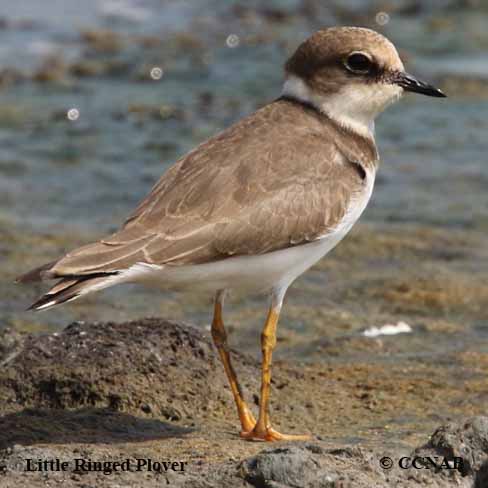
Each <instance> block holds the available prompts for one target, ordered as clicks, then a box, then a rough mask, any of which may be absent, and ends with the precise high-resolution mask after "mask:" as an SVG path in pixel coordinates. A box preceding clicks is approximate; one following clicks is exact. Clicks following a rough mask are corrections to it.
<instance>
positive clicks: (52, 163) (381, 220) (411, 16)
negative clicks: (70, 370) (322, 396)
mask: <svg viewBox="0 0 488 488" xmlns="http://www.w3.org/2000/svg"><path fill="white" fill-rule="evenodd" d="M332 25H358V26H367V27H371V28H373V29H376V30H378V31H379V32H382V33H384V34H385V35H387V36H388V37H389V38H390V39H391V40H392V41H393V42H394V43H395V44H396V45H397V47H398V48H399V50H400V53H401V55H402V57H403V59H404V61H405V63H406V65H407V68H408V70H409V71H411V72H412V73H414V74H416V75H417V76H419V77H420V78H421V79H425V80H427V81H431V82H434V83H437V84H438V85H439V86H440V87H441V88H442V89H443V90H444V91H445V92H446V93H447V94H448V96H449V98H447V99H445V100H438V99H430V98H424V97H421V96H415V95H410V94H409V95H407V96H405V97H404V99H403V100H402V101H401V102H400V103H398V104H396V105H395V106H394V107H392V108H390V109H389V110H388V111H387V112H386V113H385V114H384V115H383V116H381V117H380V119H379V120H378V121H377V142H378V146H379V149H380V154H381V157H382V167H381V169H380V172H379V176H378V180H377V188H376V192H375V193H374V195H373V198H372V201H371V203H370V206H369V208H368V209H367V211H366V212H365V214H364V216H363V218H362V220H361V223H360V224H359V225H358V226H357V227H356V228H355V229H354V231H353V232H352V234H351V235H350V236H349V237H347V238H346V240H345V241H344V242H343V243H342V244H341V245H340V246H339V247H338V248H337V249H336V250H335V251H334V252H333V253H331V254H330V256H329V257H328V258H327V259H325V260H323V261H322V262H321V263H319V264H318V265H317V266H316V267H314V268H313V270H312V271H310V272H309V273H307V274H306V275H305V276H303V277H302V278H300V279H299V280H297V282H296V283H295V284H294V286H293V287H292V289H291V290H290V292H289V294H288V297H287V304H286V306H285V309H284V313H283V322H282V324H283V325H282V327H281V328H280V342H281V347H279V348H278V351H277V354H278V355H281V356H286V355H287V354H291V355H293V356H294V357H301V358H303V359H305V358H307V359H317V360H321V359H322V358H323V359H324V360H325V359H327V360H331V358H336V360H345V359H347V358H349V359H350V358H351V357H356V358H363V359H364V358H372V356H371V351H372V350H373V351H375V355H374V357H375V358H376V359H378V358H380V359H381V360H385V361H388V360H391V358H396V359H398V358H399V357H409V358H412V357H413V358H418V359H419V360H424V359H425V358H428V359H425V360H435V361H437V360H439V358H444V357H445V355H446V352H448V351H451V352H456V351H461V352H462V351H475V350H480V349H484V350H486V349H487V345H488V327H487V319H488V307H487V304H488V284H487V280H486V277H487V272H488V259H487V258H488V246H487V244H488V236H487V230H488V212H487V210H488V208H487V207H488V198H487V194H488V164H487V153H488V142H487V140H488V139H487V130H488V55H487V52H488V29H487V25H488V4H487V2H485V1H482V0H479V1H475V0H471V1H469V0H464V1H461V0H438V1H435V0H431V1H420V0H398V1H387V0H384V1H380V0H371V1H369V0H364V1H362V0H346V1H340V2H339V1H327V2H325V1H322V0H273V1H270V0H268V1H266V2H262V1H250V0H246V1H243V0H226V1H221V0H220V1H219V0H84V1H83V2H80V1H79V0H49V1H40V0H21V1H14V0H0V260H1V270H2V277H1V280H0V328H5V327H11V328H15V329H17V330H22V331H36V332H42V331H51V332H53V331H56V330H59V329H60V328H61V327H63V326H65V325H67V324H68V323H70V322H71V321H73V320H86V321H94V320H114V321H121V320H126V319H130V318H135V317H141V316H148V315H149V316H154V315H157V316H165V317H167V318H173V319H183V318H184V319H186V320H188V321H191V322H194V323H196V324H198V325H199V326H201V327H206V326H208V323H209V321H210V313H211V308H210V306H209V305H210V303H211V297H206V296H205V297H200V296H198V297H197V296H194V295H192V294H176V293H171V292H161V291H159V290H143V289H141V288H137V287H131V286H126V287H119V288H116V289H112V290H109V291H106V292H103V293H99V294H96V295H90V296H89V297H87V298H85V299H83V300H80V301H77V302H75V303H73V304H69V305H66V306H63V307H60V308H56V309H54V310H52V311H48V312H43V313H38V314H34V313H31V312H24V311H23V310H25V308H26V307H27V306H28V305H30V303H32V301H33V300H34V299H35V298H36V297H37V295H38V294H39V293H40V292H41V290H42V289H43V288H42V287H41V286H38V285H34V286H30V287H29V286H20V285H14V284H13V279H14V278H15V276H17V275H18V274H20V273H23V272H25V271H27V270H29V269H30V268H31V267H34V266H38V265H40V264H42V263H44V262H47V261H50V260H52V259H54V258H56V257H58V256H59V255H60V254H62V253H64V252H65V251H67V250H69V249H70V248H72V247H74V246H77V245H81V244H84V243H87V242H89V241H90V240H93V239H97V238H99V237H101V236H103V235H105V234H107V233H109V232H111V231H113V230H115V229H116V227H117V226H119V225H120V224H121V222H122V221H123V220H124V219H125V217H126V216H127V215H128V214H129V213H130V211H131V210H132V209H133V208H134V207H135V205H136V204H137V203H138V201H139V200H140V199H141V198H142V197H143V196H144V195H145V194H146V193H147V192H148V191H149V189H150V188H151V186H152V185H153V183H155V181H156V180H157V178H158V177H159V176H160V175H161V173H162V172H163V171H164V170H165V169H166V168H167V167H168V166H169V165H170V164H171V163H172V162H174V161H175V160H176V159H177V158H178V157H179V156H180V155H182V154H184V153H185V152H186V151H188V150H189V149H191V148H192V147H193V146H195V145H196V144H197V143H199V142H201V141H203V140H204V139H206V138H207V137H209V136H211V135H213V134H215V133H216V132H218V131H219V130H221V129H223V128H225V127H226V126H228V125H229V124H231V123H232V122H233V121H235V120H237V119H238V118H240V117H242V116H243V115H245V114H248V113H250V112H252V111H253V110H255V109H256V108H257V107H259V106H261V105H263V104H265V103H267V102H268V101H271V100H273V99H274V98H276V97H277V96H279V94H280V90H281V85H282V80H283V73H282V65H283V63H284V61H285V59H286V58H287V56H288V55H289V54H290V53H291V52H292V51H293V50H294V48H296V46H297V45H298V44H299V43H300V42H301V41H302V40H303V39H304V38H306V37H307V36H309V35H310V34H311V33H312V32H314V31H315V30H317V29H319V28H322V27H326V26H332ZM224 191H225V190H224ZM228 310H229V311H228V324H229V326H230V328H231V329H233V332H234V334H233V338H232V342H233V343H237V341H239V343H240V344H241V346H242V347H243V348H244V349H247V350H248V351H252V352H257V351H258V347H257V346H258V340H259V334H258V333H257V330H259V328H260V326H261V321H262V319H263V318H264V313H265V308H264V306H263V300H262V299H260V298H256V297H249V298H247V299H246V300H244V301H234V302H233V301H232V300H231V301H230V303H229V306H228ZM399 321H402V322H405V323H406V324H407V325H408V327H409V328H410V329H411V330H412V332H411V333H410V334H403V335H401V336H400V335H399V336H395V337H392V338H386V339H384V340H380V339H378V338H376V339H369V338H364V336H363V331H364V330H365V329H366V328H369V327H372V326H376V327H380V326H382V325H385V324H393V325H395V324H397V323H398V322H399ZM423 358H424V359H423ZM453 364H454V363H453Z"/></svg>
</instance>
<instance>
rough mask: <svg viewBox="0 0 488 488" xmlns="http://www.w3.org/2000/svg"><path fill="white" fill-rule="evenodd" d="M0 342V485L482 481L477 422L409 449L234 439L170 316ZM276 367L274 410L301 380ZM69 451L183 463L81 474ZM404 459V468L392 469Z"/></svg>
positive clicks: (378, 487)
mask: <svg viewBox="0 0 488 488" xmlns="http://www.w3.org/2000/svg"><path fill="white" fill-rule="evenodd" d="M2 338H3V339H4V341H3V345H2V350H1V351H0V352H2V353H3V357H4V358H5V355H7V357H8V358H9V359H8V361H6V362H5V360H4V366H3V369H2V374H1V375H0V411H1V412H2V415H1V416H0V486H2V487H3V486H4V485H5V483H4V481H5V482H6V483H8V485H6V486H30V487H31V488H40V487H42V486H46V483H47V484H50V485H55V484H61V483H62V484H63V486H66V487H68V488H79V487H81V486H100V487H104V486H115V485H113V483H114V482H116V483H117V484H119V485H120V486H135V485H137V486H140V487H141V488H152V487H156V486H162V485H165V484H169V485H171V486H176V487H183V488H190V487H191V488H195V487H196V488H199V487H201V488H221V487H222V488H224V487H228V486H233V487H236V488H250V487H256V488H370V487H372V486H374V487H375V488H389V487H391V486H395V487H398V488H420V487H423V486H429V487H431V488H447V487H451V486H456V487H458V488H472V487H475V488H486V487H487V486H488V461H487V458H488V417H482V416H478V417H474V418H468V419H465V420H460V421H456V422H454V421H453V422H450V423H448V424H446V425H443V426H441V427H439V428H437V429H436V430H435V432H434V434H433V435H432V436H431V438H430V440H429V441H428V442H427V443H426V444H425V445H422V446H420V447H418V448H416V449H414V450H412V451H411V452H408V451H406V449H405V447H401V446H398V445H397V446H396V447H391V446H390V447H389V448H388V450H385V449H386V448H385V447H381V448H380V447H378V446H377V445H376V447H375V445H366V444H363V441H361V440H360V439H358V440H357V445H355V446H350V445H345V444H344V443H343V442H336V443H334V442H332V441H331V439H332V438H333V437H331V436H328V437H324V436H323V439H320V440H318V439H317V440H313V441H310V442H300V443H280V444H277V445H266V446H263V447H261V445H260V444H257V443H250V442H244V441H242V440H240V439H239V438H238V436H237V434H236V432H235V430H234V429H235V422H232V421H231V422H228V421H227V418H228V417H229V416H230V412H233V411H234V405H233V401H232V397H231V394H230V392H229V389H228V387H227V381H226V378H225V375H224V374H223V371H222V367H221V365H220V363H219V361H218V360H217V356H216V354H215V352H214V351H213V346H212V344H211V342H210V340H209V338H208V337H206V336H205V335H204V334H202V332H200V331H199V330H198V329H196V328H194V327H191V326H188V325H185V324H182V323H176V322H170V321H167V320H161V319H145V320H138V321H133V322H127V323H122V324H115V323H92V324H88V323H82V322H76V323H73V324H71V325H69V326H68V327H67V328H66V329H64V330H63V331H61V332H59V333H55V334H45V335H41V336H35V335H26V336H20V335H19V336H17V335H15V334H14V333H13V332H12V331H3V332H2ZM233 357H234V359H235V360H234V365H235V367H236V369H238V370H239V373H243V374H242V376H243V377H244V376H245V377H246V378H247V379H248V380H249V381H250V383H247V384H245V386H246V389H247V388H249V387H250V388H251V389H252V390H254V391H257V390H258V388H259V364H258V363H257V362H256V361H254V360H252V359H250V358H248V357H246V356H244V355H242V354H239V353H235V352H233ZM275 369H276V375H275V376H274V378H275V383H274V385H275V393H276V397H277V398H280V395H283V397H281V398H282V400H281V401H279V400H278V401H276V402H275V408H276V411H279V413H280V414H281V415H283V414H284V413H286V410H284V408H285V404H286V402H285V401H284V400H285V399H287V398H288V396H289V393H288V390H287V388H286V387H284V386H283V387H282V386H281V385H285V384H288V383H293V386H294V388H297V389H298V390H299V391H302V392H303V391H304V390H303V388H304V385H306V384H307V382H308V383H309V382H310V381H311V377H307V376H306V374H305V372H304V370H303V369H301V368H300V367H296V368H295V369H293V368H291V367H290V366H287V367H286V368H284V367H283V366H280V362H277V364H275ZM307 371H310V369H308V370H307ZM314 374H315V373H314ZM307 378H308V379H307ZM343 383H344V382H341V385H342V384H343ZM341 387H342V388H347V386H346V385H345V384H344V385H343V386H341ZM356 390H357V382H354V391H356ZM326 391H327V392H329V391H330V389H329V388H328V387H327V388H326ZM310 395H311V397H310V403H311V404H313V403H314V401H315V400H317V398H319V393H317V391H316V390H313V389H312V390H310ZM302 396H303V393H302ZM292 403H293V402H292ZM305 403H306V402H305V400H304V404H305ZM292 406H293V405H292ZM289 408H291V407H289ZM288 413H289V414H290V417H288V418H290V419H295V421H297V420H299V419H301V418H305V417H306V415H310V414H307V412H305V411H304V412H300V411H299V409H298V406H293V408H292V409H291V410H290V412H288ZM342 413H344V410H343V412H342ZM277 417H278V415H277ZM351 420H352V418H351ZM226 422H227V423H226ZM354 422H356V420H354ZM216 426H218V428H216ZM229 431H230V432H229ZM384 456H388V457H389V458H391V464H390V465H388V466H385V465H384V464H382V463H381V462H380V460H381V459H382V458H383V457H384ZM415 457H420V458H423V459H427V458H432V459H436V460H437V464H438V466H423V465H420V466H419V467H417V468H416V467H413V466H411V460H412V459H413V458H415ZM27 458H32V459H36V460H37V459H40V460H46V459H47V460H52V459H54V460H55V459H59V460H61V461H63V460H64V461H67V462H68V464H69V469H67V470H66V471H63V472H59V471H55V470H54V471H53V470H47V471H45V470H44V471H42V472H33V473H29V472H25V469H24V468H25V463H26V459H27ZM76 458H83V459H91V460H94V461H100V462H101V461H103V462H108V463H109V464H110V463H113V462H122V461H124V460H127V459H129V460H131V461H130V462H131V463H135V462H136V460H137V459H138V458H144V459H151V460H153V461H168V460H169V461H172V462H173V461H175V462H177V463H178V462H185V463H187V466H188V469H187V470H185V471H183V472H178V473H176V472H169V473H157V472H156V473H155V472H154V471H153V472H137V471H134V470H132V471H126V472H118V473H111V474H104V473H103V472H100V470H98V471H93V472H80V471H74V470H73V469H72V468H73V466H72V465H73V464H74V462H75V461H74V460H75V459H76ZM405 458H407V459H409V460H410V464H409V465H408V466H407V467H403V468H402V466H400V460H401V459H405ZM455 458H460V459H462V463H461V465H460V466H454V465H452V461H453V460H455ZM449 463H451V464H449ZM107 469H108V468H107Z"/></svg>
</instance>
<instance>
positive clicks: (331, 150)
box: [19, 27, 445, 441]
mask: <svg viewBox="0 0 488 488" xmlns="http://www.w3.org/2000/svg"><path fill="white" fill-rule="evenodd" d="M405 91H410V92H416V93H422V94H424V95H429V96H433V97H444V96H445V95H444V94H443V93H442V92H441V91H440V90H438V89H437V88H434V87H433V86H431V85H429V84H427V83H424V82H422V81H419V80H418V79H417V78H415V77H413V76H411V75H409V74H407V73H406V72H405V69H404V67H403V63H402V61H401V60H400V57H399V56H398V53H397V51H396V49H395V47H394V46H393V44H392V43H391V42H390V41H388V40H387V39H386V38H385V37H383V36H382V35H380V34H378V33H376V32H374V31H372V30H369V29H363V28H357V27H335V28H329V29H324V30H320V31H318V32H316V33H315V34H313V35H312V36H311V37H310V38H308V39H307V40H305V41H304V42H303V43H302V44H301V45H300V46H299V47H298V49H297V50H296V51H295V53H294V54H293V55H292V56H291V57H290V58H289V59H288V61H287V62H286V65H285V82H284V87H283V92H282V94H281V96H280V97H279V98H278V99H276V100H275V101H273V102H271V103H269V104H268V105H266V106H264V107H263V108H261V109H259V110H257V111H256V112H255V113H253V114H252V115H249V116H248V117H245V118H243V119H241V120H240V121H238V122H237V123H236V124H234V125H233V126H231V127H230V128H228V129H226V130H224V131H223V132H221V133H220V134H217V135H216V136H214V137H212V138H210V139H209V140H207V141H205V142H203V143H202V144H200V145H199V146H198V147H197V148H196V149H194V150H192V151H191V152H189V153H188V154H186V155H185V156H183V157H182V158H181V159H179V160H178V161H177V162H176V163H175V164H174V165H173V166H172V167H170V168H169V169H168V170H167V171H166V172H165V173H164V174H163V176H162V177H161V179H160V180H159V181H158V182H157V184H156V185H155V186H154V187H153V189H152V191H151V192H150V193H149V195H148V196H147V197H146V198H145V199H144V200H143V201H142V202H141V203H140V205H139V206H138V207H137V209H136V210H135V211H134V213H133V214H132V215H131V216H130V217H129V218H128V220H127V221H126V222H125V223H124V224H123V226H122V227H121V228H120V230H119V231H117V232H116V233H115V234H113V235H111V236H109V237H105V238H103V239H101V240H100V241H98V242H95V243H93V244H89V245H87V246H84V247H81V248H79V249H76V250H74V251H72V252H70V253H68V254H67V255H66V256H63V257H61V258H60V259H57V260H56V261H53V262H51V263H49V264H46V265H44V266H41V267H40V268H38V269H35V270H33V271H31V272H30V273H27V274H26V275H24V276H22V277H20V278H19V281H32V280H41V279H46V280H48V279H57V280H59V281H58V282H57V283H56V284H55V285H54V286H53V287H52V288H51V289H50V290H49V291H48V292H47V293H46V294H45V295H44V296H43V297H42V298H40V300H38V301H37V302H36V303H34V304H33V305H32V307H31V308H32V309H35V310H42V309H47V308H49V307H52V306H54V305H58V304H60V303H64V302H69V301H71V300H75V299H76V298H79V297H82V296H83V295H86V294H87V293H91V292H93V291H96V290H101V289H103V288H107V287H109V286H112V285H116V284H118V283H128V282H131V283H143V284H149V285H164V286H177V287H180V286H183V287H188V288H197V287H199V288H200V287H201V288H204V289H206V290H210V291H212V292H213V293H215V304H214V316H213V321H212V326H211V332H212V338H213V341H214V343H215V346H216V348H217V350H218V353H219V355H220V358H221V360H222V363H223V365H224V368H225V372H226V374H227V377H228V380H229V383H230V387H231V390H232V394H233V396H234V399H235V402H236V405H237V412H238V415H239V419H240V423H241V436H242V437H244V438H246V439H253V440H266V441H273V440H284V439H285V440H286V439H294V438H295V439H296V438H299V439H300V438H304V437H306V436H290V435H285V434H281V433H279V432H277V431H276V430H274V429H273V428H272V427H271V421H270V416H269V408H268V404H269V393H270V380H271V373H270V367H271V356H272V352H273V349H274V347H275V343H276V328H277V323H278V317H279V314H280V310H281V306H282V303H283V298H284V296H285V293H286V290H287V289H288V287H289V286H290V284H291V283H292V282H293V281H294V280H295V279H296V278H297V277H298V276H299V275H301V274H302V273H303V272H304V271H305V270H307V269H308V268H309V267H310V266H312V265H313V264H314V263H315V262H316V261H318V260H319V259H320V258H321V257H323V256H325V255H326V254H327V253H328V252H329V251H330V250H331V249H332V248H333V247H334V246H336V244H337V243H338V242H339V241H340V240H341V239H342V238H343V237H344V236H345V235H346V234H347V232H348V231H349V230H350V229H351V227H352V226H353V224H354V223H355V222H356V221H357V220H358V218H359V216H360V215H361V213H362V212H363V210H364V209H365V207H366V204H367V203H368V200H369V198H370V196H371V192H372V190H373V184H374V180H375V173H376V170H377V168H378V152H377V149H376V145H375V141H374V120H375V117H376V116H377V115H378V114H379V113H380V112H382V111H383V110H384V109H385V108H386V107H387V106H388V105H390V104H391V103H392V102H394V101H395V100H397V99H398V98H400V96H401V95H402V93H403V92H405ZM227 290H240V291H244V292H265V293H268V294H269V296H270V306H269V311H268V315H267V318H266V321H265V324H264V328H263V331H262V334H261V346H262V378H261V397H260V402H259V415H258V418H257V421H256V420H255V418H254V417H253V414H252V412H251V410H250V408H249V407H248V406H247V404H246V402H245V400H244V395H243V392H242V390H241V388H240V386H239V383H238V381H237V377H236V374H235V371H234V369H233V367H232V363H231V358H230V354H229V347H228V343H227V334H226V331H225V328H224V322H223V319H222V307H223V302H224V295H225V293H226V291H227Z"/></svg>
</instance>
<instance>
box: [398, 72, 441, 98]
mask: <svg viewBox="0 0 488 488" xmlns="http://www.w3.org/2000/svg"><path fill="white" fill-rule="evenodd" d="M394 83H395V84H396V85H399V86H401V87H402V88H403V89H404V90H405V91H409V92H414V93H421V94H422V95H427V96H428V97H439V98H441V97H442V98H443V97H446V95H445V94H444V93H443V92H442V91H441V90H439V88H436V87H435V86H433V85H429V83H425V81H420V80H419V79H417V78H415V76H412V75H410V74H408V73H399V74H398V76H397V77H396V79H395V81H394Z"/></svg>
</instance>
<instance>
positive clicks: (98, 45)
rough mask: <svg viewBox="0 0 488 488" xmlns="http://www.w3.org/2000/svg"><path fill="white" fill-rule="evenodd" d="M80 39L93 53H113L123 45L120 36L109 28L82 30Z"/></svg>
mask: <svg viewBox="0 0 488 488" xmlns="http://www.w3.org/2000/svg"><path fill="white" fill-rule="evenodd" d="M81 39H82V41H83V42H84V43H85V44H86V45H87V46H88V48H89V49H90V50H91V51H93V52H95V53H104V54H115V53H118V52H120V51H121V50H122V49H123V47H124V42H123V39H122V36H121V35H120V34H118V33H116V32H113V31H109V30H87V31H82V32H81Z"/></svg>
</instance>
